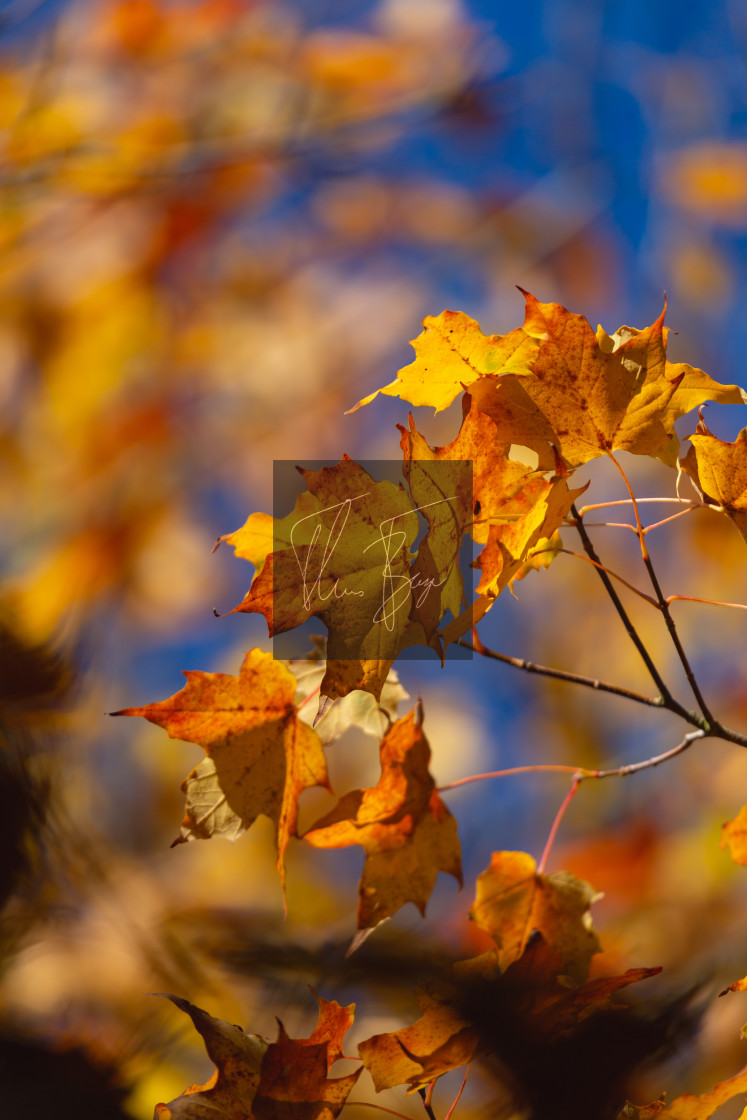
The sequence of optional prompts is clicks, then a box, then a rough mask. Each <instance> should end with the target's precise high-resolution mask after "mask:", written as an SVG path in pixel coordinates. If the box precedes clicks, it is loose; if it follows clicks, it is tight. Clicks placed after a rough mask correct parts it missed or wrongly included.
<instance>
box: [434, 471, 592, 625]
mask: <svg viewBox="0 0 747 1120" xmlns="http://www.w3.org/2000/svg"><path fill="white" fill-rule="evenodd" d="M587 486H588V483H587ZM585 490H586V486H582V487H580V488H579V489H578V490H569V488H568V485H567V483H566V481H565V479H564V478H553V479H551V480H550V481H546V480H545V479H540V480H539V482H538V483H537V488H536V489H535V488H534V484H533V483H532V484H530V486H529V487H528V488H527V489H526V491H521V490H519V491H518V492H517V493H516V494H515V495H514V497H513V498H512V499H511V501H510V502H509V503H507V506H509V507H513V509H514V515H513V519H512V520H509V515H508V509H506V510H505V512H504V516H505V517H506V520H505V521H504V523H502V524H499V525H491V526H490V527H489V530H488V542H487V544H486V545H485V548H484V549H483V550H482V552H481V553H480V555H479V556H478V557H477V559H476V560H475V561H474V564H473V567H475V568H480V569H481V571H482V576H481V578H480V582H479V583H478V585H477V591H478V597H477V598H476V599H475V601H474V602H473V603H472V604H471V605H470V606H469V607H467V609H466V610H465V611H463V612H462V613H461V615H459V617H458V618H455V619H453V620H452V621H451V622H448V623H447V624H446V626H444V627H443V629H442V630H441V632H440V636H441V640H442V641H443V644H444V647H446V646H448V645H449V643H450V642H455V641H457V640H458V639H459V638H461V637H462V635H463V634H466V633H467V631H468V630H470V629H472V627H473V626H476V625H477V623H478V622H479V621H480V620H481V619H482V618H484V616H485V615H486V614H487V612H488V611H489V610H490V608H491V607H492V606H493V604H494V603H495V601H496V599H497V597H498V596H499V595H500V593H501V592H502V591H503V590H504V589H505V588H506V587H508V586H509V584H510V583H511V582H512V581H513V580H514V579H516V578H518V577H519V575H520V573H521V572H522V570H523V568H524V565H525V563H526V561H527V560H528V559H529V558H530V555H531V552H532V550H534V549H538V548H541V547H543V545H542V542H544V541H545V540H546V539H547V538H549V537H552V535H553V534H554V533H555V532H556V530H557V529H558V528H559V527H560V525H561V524H562V523H563V521H564V520H565V518H566V516H567V515H568V513H569V512H570V509H571V506H572V505H573V503H574V502H575V500H576V498H577V497H579V496H580V495H581V494H583V492H584V491H585ZM540 555H546V554H545V553H541V554H540Z"/></svg>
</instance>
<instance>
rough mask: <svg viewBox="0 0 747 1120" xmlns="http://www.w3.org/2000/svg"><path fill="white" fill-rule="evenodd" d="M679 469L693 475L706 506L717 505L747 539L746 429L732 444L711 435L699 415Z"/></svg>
mask: <svg viewBox="0 0 747 1120" xmlns="http://www.w3.org/2000/svg"><path fill="white" fill-rule="evenodd" d="M689 439H690V443H691V444H692V447H691V448H690V450H689V451H688V453H687V455H686V456H685V458H684V459H682V460H680V465H681V466H682V469H683V470H685V471H687V473H688V474H689V475H690V477H691V478H692V480H693V482H694V483H695V485H696V486H697V487H698V490H700V492H701V494H702V495H703V498H704V500H705V501H706V502H707V503H708V505H713V506H720V507H721V509H722V510H723V512H724V513H725V514H726V516H727V517H729V518H731V520H732V521H733V522H734V524H735V525H736V527H737V529H738V530H739V532H740V533H741V534H742V536H743V537H744V539H745V540H747V428H743V429H742V431H741V432H740V433H739V435H738V436H737V438H736V439H735V440H734V442H733V443H726V442H725V441H724V440H721V439H717V438H716V436H714V435H711V433H710V432H709V431H708V428H707V427H706V425H705V421H704V420H703V418H702V417H701V418H700V420H699V421H698V426H697V428H696V431H695V434H694V435H692V436H690V437H689Z"/></svg>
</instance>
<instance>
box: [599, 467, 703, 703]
mask: <svg viewBox="0 0 747 1120" xmlns="http://www.w3.org/2000/svg"><path fill="white" fill-rule="evenodd" d="M607 454H608V456H609V458H610V459H611V460H612V462H613V463H614V464H615V466H616V467H617V469H618V471H619V472H620V475H621V477H622V480H623V482H624V483H625V486H626V489H627V491H628V493H629V494H630V500H631V502H632V503H633V513H634V514H635V521H636V525H637V526H638V538H639V540H640V543H641V556H642V558H643V563H644V565H645V568H646V571H647V572H648V575H649V579H650V580H651V586H652V587H653V589H654V593H655V595H656V599H657V602H658V604H659V609H660V611H661V613H662V614H663V615H664V621H665V622H666V624H667V630H668V631H669V636H670V638H671V639H672V644H673V645H674V648H675V649H676V651H677V656H678V657H679V659H680V663H681V665H682V668H683V669H684V671H685V676H686V677H687V682H688V684H689V685H690V688H691V689H692V693H693V696H694V697H695V699H696V700H697V702H698V706H699V707H700V710H701V712H702V713H703V716H704V717H705V719H706V720H707V722H708V723H709V724H712V723H713V722H714V721H713V716H712V715H711V712H710V710H709V708H708V705H707V704H706V702H705V700H704V698H703V694H702V693H701V691H700V686H699V685H698V682H697V681H696V679H695V674H694V673H693V670H692V666H691V665H690V662H689V660H688V658H687V654H686V653H685V647H684V646H683V645H682V642H681V641H680V636H679V634H678V633H677V627H676V626H675V622H674V619H673V617H672V612H671V611H670V610H669V603H668V602H667V600H666V599H665V598H664V593H663V591H662V589H661V585H660V583H659V579H658V577H657V575H656V571H655V570H654V565H653V563H652V561H651V556H650V555H649V551H648V548H647V547H646V541H645V539H644V534H643V527H642V525H641V518H640V515H639V513H638V503H637V501H636V497H635V494H634V493H633V487H632V486H631V485H630V482H629V481H628V476H627V475H626V473H625V471H624V470H623V468H622V466H621V464H620V463H618V461H617V459H616V458H615V456H614V455H613V454H612V452H611V451H609V452H608V453H607Z"/></svg>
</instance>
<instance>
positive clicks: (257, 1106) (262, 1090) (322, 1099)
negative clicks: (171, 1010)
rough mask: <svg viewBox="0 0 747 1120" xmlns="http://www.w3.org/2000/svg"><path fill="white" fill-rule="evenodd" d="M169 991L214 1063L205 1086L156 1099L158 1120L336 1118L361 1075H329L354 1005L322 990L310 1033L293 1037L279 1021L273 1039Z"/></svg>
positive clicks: (338, 1054)
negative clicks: (160, 1101)
mask: <svg viewBox="0 0 747 1120" xmlns="http://www.w3.org/2000/svg"><path fill="white" fill-rule="evenodd" d="M315 994H316V993H315ZM166 998H167V999H170V1000H171V1001H172V1002H173V1003H175V1004H176V1006H177V1007H178V1008H180V1010H182V1011H184V1012H185V1014H187V1015H189V1017H190V1019H191V1020H192V1022H193V1023H194V1025H195V1027H196V1028H197V1030H198V1031H199V1032H200V1034H201V1035H202V1037H203V1038H204V1040H205V1047H206V1049H207V1052H208V1054H209V1056H210V1057H211V1058H212V1060H213V1061H214V1062H215V1064H216V1067H217V1068H216V1071H215V1073H214V1075H213V1076H212V1077H211V1078H210V1080H209V1081H208V1082H206V1083H205V1084H204V1085H192V1086H190V1087H189V1088H188V1089H185V1091H184V1093H182V1095H181V1096H179V1097H176V1098H175V1099H174V1100H173V1101H170V1102H169V1103H168V1104H157V1105H156V1120H238V1118H241V1120H289V1118H290V1117H292V1118H293V1120H333V1118H334V1117H335V1116H337V1115H338V1114H339V1112H340V1110H341V1108H342V1106H343V1105H344V1104H345V1101H346V1100H347V1097H348V1094H349V1093H350V1091H351V1089H352V1088H353V1086H354V1085H355V1083H356V1081H357V1080H358V1077H359V1076H360V1073H361V1069H360V1068H359V1069H357V1070H354V1071H353V1073H351V1074H348V1075H347V1076H345V1077H335V1078H328V1077H327V1074H328V1073H329V1071H330V1069H331V1067H332V1065H333V1064H334V1063H335V1062H336V1061H337V1059H338V1058H340V1057H341V1056H342V1039H343V1036H344V1034H345V1032H346V1031H347V1030H348V1028H349V1027H350V1026H351V1025H352V1022H353V1015H354V1012H355V1004H350V1005H349V1006H348V1007H341V1006H340V1004H339V1003H336V1002H335V1001H329V1000H326V999H322V998H321V997H319V996H317V997H316V998H317V1003H318V1004H319V1018H318V1022H317V1025H316V1027H315V1028H314V1030H313V1031H312V1033H311V1035H310V1036H309V1038H296V1039H294V1038H289V1037H288V1035H287V1034H286V1033H285V1030H284V1028H283V1025H282V1023H281V1024H280V1026H279V1032H278V1038H277V1041H276V1042H268V1041H267V1040H266V1039H264V1038H261V1037H260V1036H259V1035H246V1034H244V1033H243V1031H242V1030H241V1027H235V1026H231V1025H230V1024H229V1023H226V1022H224V1021H223V1020H222V1019H215V1018H213V1016H212V1015H208V1013H207V1012H206V1011H202V1010H201V1008H199V1007H195V1006H194V1004H191V1003H188V1002H187V1000H184V999H179V998H178V997H177V996H167V997H166ZM361 1068H362V1067H361Z"/></svg>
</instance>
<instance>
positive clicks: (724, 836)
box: [719, 805, 747, 867]
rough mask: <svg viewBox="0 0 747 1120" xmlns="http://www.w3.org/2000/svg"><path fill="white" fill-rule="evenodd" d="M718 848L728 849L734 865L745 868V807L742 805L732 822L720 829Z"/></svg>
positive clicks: (746, 836)
mask: <svg viewBox="0 0 747 1120" xmlns="http://www.w3.org/2000/svg"><path fill="white" fill-rule="evenodd" d="M719 846H720V847H721V848H728V849H729V854H730V855H731V858H732V859H733V860H734V862H735V863H740V864H742V866H743V867H747V805H743V806H742V808H741V809H740V810H739V812H738V813H737V815H736V817H735V818H734V820H732V821H727V822H726V824H725V825H724V826H723V827H722V829H721V840H720V844H719Z"/></svg>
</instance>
